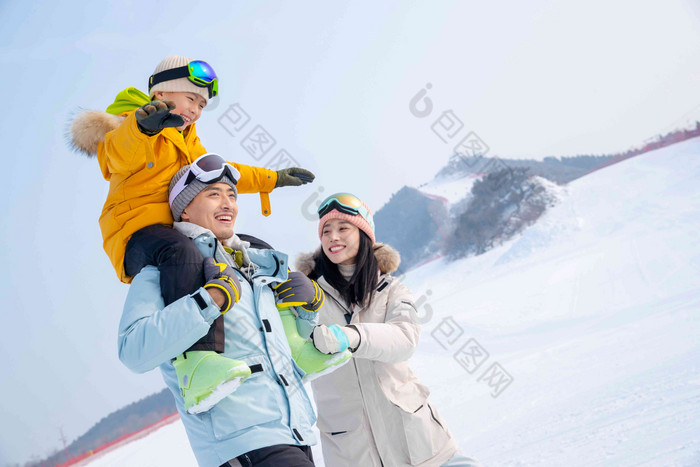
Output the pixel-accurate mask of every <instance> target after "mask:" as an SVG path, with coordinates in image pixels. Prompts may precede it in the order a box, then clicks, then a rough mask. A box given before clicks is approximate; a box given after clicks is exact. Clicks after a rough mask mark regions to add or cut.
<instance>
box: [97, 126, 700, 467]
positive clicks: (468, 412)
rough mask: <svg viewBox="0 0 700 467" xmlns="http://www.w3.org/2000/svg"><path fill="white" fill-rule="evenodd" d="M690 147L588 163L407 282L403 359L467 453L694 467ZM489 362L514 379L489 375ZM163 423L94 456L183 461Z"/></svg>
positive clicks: (694, 251)
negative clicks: (475, 248) (518, 230)
mask: <svg viewBox="0 0 700 467" xmlns="http://www.w3.org/2000/svg"><path fill="white" fill-rule="evenodd" d="M698 154H700V139H696V140H690V141H687V142H684V143H681V144H677V145H674V146H670V147H668V148H665V149H662V150H658V151H654V152H651V153H648V154H645V155H642V156H639V157H636V158H633V159H630V160H627V161H625V162H623V163H620V164H617V165H615V166H612V167H609V168H607V169H605V170H602V171H599V172H595V173H593V174H591V175H589V176H587V177H584V178H582V179H579V180H577V181H575V182H573V183H571V184H570V185H569V186H568V187H566V189H565V190H564V193H560V197H561V201H560V203H559V204H558V205H557V206H556V207H554V208H552V209H551V210H549V211H548V212H547V213H546V214H545V215H544V216H543V217H542V218H541V219H540V220H539V221H538V223H537V224H536V225H535V226H533V227H531V228H530V229H528V230H526V231H525V232H524V233H523V234H521V235H520V236H519V237H517V238H515V239H513V240H511V241H510V242H508V243H507V244H505V245H503V246H501V247H499V248H497V249H494V250H491V251H489V252H488V253H486V254H484V255H482V256H479V257H476V258H469V259H466V260H462V261H458V262H454V263H447V262H445V261H444V260H439V261H435V262H432V263H430V264H427V265H425V266H423V267H421V268H418V269H415V270H413V271H411V272H410V273H408V275H407V276H406V277H405V278H404V280H405V282H406V283H407V285H409V287H411V289H412V290H413V292H414V294H415V296H416V299H417V303H418V308H419V314H420V316H421V319H422V320H423V323H424V324H423V335H422V339H421V343H420V345H419V348H418V350H417V352H416V354H415V356H414V357H413V359H412V361H411V363H412V365H413V367H414V369H415V370H416V371H417V372H418V374H419V376H420V377H421V378H422V379H423V381H424V382H425V383H426V384H427V385H428V386H429V387H430V388H431V391H432V396H431V397H432V399H433V401H434V403H435V406H436V407H437V408H438V409H439V410H440V412H441V413H442V415H443V416H444V418H445V419H446V420H447V422H448V424H449V426H450V429H451V431H452V432H453V434H454V435H455V437H456V438H457V439H458V441H459V444H460V446H461V448H462V450H463V451H464V452H465V453H466V454H468V455H471V456H474V457H476V458H478V459H480V460H481V461H482V462H483V463H484V464H485V465H499V466H500V465H546V466H553V465H567V466H568V465H586V466H588V465H640V464H641V465H700V346H698V343H697V342H698V336H700V245H698V242H697V238H698V237H699V235H698V234H699V233H700V189H699V188H698V187H700V157H698ZM421 189H422V188H421ZM436 194H437V193H436ZM443 194H445V193H443ZM476 345H479V346H480V348H481V349H482V352H487V353H488V356H487V358H485V359H484V358H483V356H479V354H478V353H477V352H476V351H475V349H476V348H477V347H476ZM455 355H456V358H455ZM482 355H484V354H482ZM493 364H498V365H500V368H501V369H502V370H503V371H505V372H506V373H507V375H509V377H510V378H512V382H511V383H510V384H507V382H508V381H509V379H508V378H507V377H505V376H504V377H503V378H502V379H500V380H499V379H498V378H492V379H491V380H490V381H491V385H489V383H488V378H484V373H486V375H487V376H488V375H493V373H491V372H487V370H489V369H491V370H493V368H492V367H491V366H492V365H493ZM504 375H505V373H504ZM499 381H500V383H501V384H497V383H499ZM499 391H502V392H500V393H499ZM497 393H498V396H497V397H494V394H497ZM170 427H172V428H170ZM167 428H168V429H169V430H170V431H169V432H168V433H166V432H165V430H166V428H164V429H161V430H159V431H158V432H155V433H154V434H152V435H151V436H150V437H148V438H144V439H143V440H140V441H139V442H138V443H139V444H138V445H136V443H133V445H131V446H127V447H125V448H122V449H124V450H125V449H129V452H128V454H127V453H126V452H125V453H123V454H122V457H120V458H119V457H112V458H110V459H108V456H110V455H112V456H118V455H120V454H119V451H116V452H113V453H109V454H107V455H105V456H104V457H103V458H101V459H97V460H96V462H94V463H92V464H89V465H91V466H92V465H100V466H102V465H168V466H171V465H192V455H191V454H190V453H189V452H188V448H187V445H186V442H185V436H184V431H183V430H182V429H181V424H180V423H179V422H178V423H175V424H173V425H171V426H169V427H167ZM178 430H179V431H178ZM164 451H167V454H168V459H167V460H165V459H164V458H163V462H162V463H161V461H160V460H161V458H158V457H154V453H161V454H162V453H163V452H164ZM316 452H318V451H316ZM171 454H172V458H171V457H170V456H171Z"/></svg>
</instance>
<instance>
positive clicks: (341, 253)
mask: <svg viewBox="0 0 700 467" xmlns="http://www.w3.org/2000/svg"><path fill="white" fill-rule="evenodd" d="M321 246H322V248H323V252H324V253H325V254H326V256H327V257H328V259H330V260H331V261H332V262H333V263H334V264H343V265H349V264H355V257H356V256H357V252H358V250H359V249H360V229H358V228H357V227H355V226H354V225H352V224H351V223H350V222H347V221H344V220H342V219H330V220H328V221H327V222H326V223H325V224H324V225H323V233H322V235H321Z"/></svg>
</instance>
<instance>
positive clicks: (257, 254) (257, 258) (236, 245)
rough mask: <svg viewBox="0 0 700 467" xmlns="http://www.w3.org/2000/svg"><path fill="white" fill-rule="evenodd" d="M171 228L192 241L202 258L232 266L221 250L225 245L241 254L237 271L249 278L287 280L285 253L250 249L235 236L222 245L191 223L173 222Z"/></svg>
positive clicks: (287, 262) (211, 234)
mask: <svg viewBox="0 0 700 467" xmlns="http://www.w3.org/2000/svg"><path fill="white" fill-rule="evenodd" d="M173 228H174V229H175V230H177V231H178V232H180V233H182V234H183V235H185V236H186V237H189V238H191V239H193V240H194V242H195V244H196V245H197V247H198V248H199V250H200V251H201V252H202V255H203V256H204V257H210V256H213V257H214V258H216V259H217V260H218V261H222V260H224V259H225V261H226V263H228V264H230V265H231V266H233V264H231V262H232V261H231V260H230V258H231V255H230V254H227V253H226V252H225V250H224V248H223V246H224V245H225V246H227V247H229V248H232V249H234V250H237V251H240V252H241V253H242V259H243V264H242V267H241V268H239V269H241V270H242V271H245V272H246V273H247V274H248V275H249V276H251V277H259V276H267V277H270V278H274V279H275V280H287V269H288V264H289V261H288V258H287V255H286V254H285V253H282V252H279V251H276V250H259V249H257V248H250V243H249V242H245V241H243V240H241V239H240V238H238V236H237V235H234V236H233V237H231V238H229V239H226V240H225V242H224V245H222V244H221V242H219V241H218V240H217V239H216V236H215V235H214V234H213V233H212V231H211V230H209V229H205V228H204V227H202V226H200V225H197V224H193V223H191V222H175V223H174V224H173Z"/></svg>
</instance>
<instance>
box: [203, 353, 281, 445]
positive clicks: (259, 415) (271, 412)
mask: <svg viewBox="0 0 700 467" xmlns="http://www.w3.org/2000/svg"><path fill="white" fill-rule="evenodd" d="M240 360H243V361H245V362H246V363H247V364H248V366H250V367H253V365H261V366H262V368H263V371H259V372H256V373H253V374H252V375H250V377H249V378H248V379H247V380H245V381H244V382H243V384H241V385H240V386H239V387H238V389H236V391H235V392H234V393H233V394H231V395H230V396H228V397H227V398H225V399H223V400H222V401H221V402H219V403H218V404H216V405H215V406H214V407H213V408H212V409H211V410H210V411H209V413H210V414H211V424H212V429H213V431H214V436H215V437H216V439H219V440H220V439H226V438H231V437H234V436H236V435H237V434H239V433H241V434H242V433H243V432H244V431H245V430H246V429H247V428H250V427H253V426H256V425H262V424H264V423H268V422H271V421H274V420H281V419H282V412H281V411H280V407H281V406H282V405H284V403H285V402H284V401H283V400H282V399H281V394H282V391H281V388H280V387H279V385H278V384H277V383H276V382H275V380H274V379H273V378H272V377H271V373H270V371H271V370H270V366H269V365H268V362H267V359H266V358H265V356H263V355H252V356H248V357H242V358H240Z"/></svg>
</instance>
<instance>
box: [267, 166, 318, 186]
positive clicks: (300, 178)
mask: <svg viewBox="0 0 700 467" xmlns="http://www.w3.org/2000/svg"><path fill="white" fill-rule="evenodd" d="M314 178H316V176H315V175H314V174H313V173H311V172H309V171H308V170H306V169H300V168H299V167H290V168H288V169H282V170H278V171H277V183H275V188H278V187H281V186H299V185H304V184H305V183H311V182H313V181H314Z"/></svg>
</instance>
